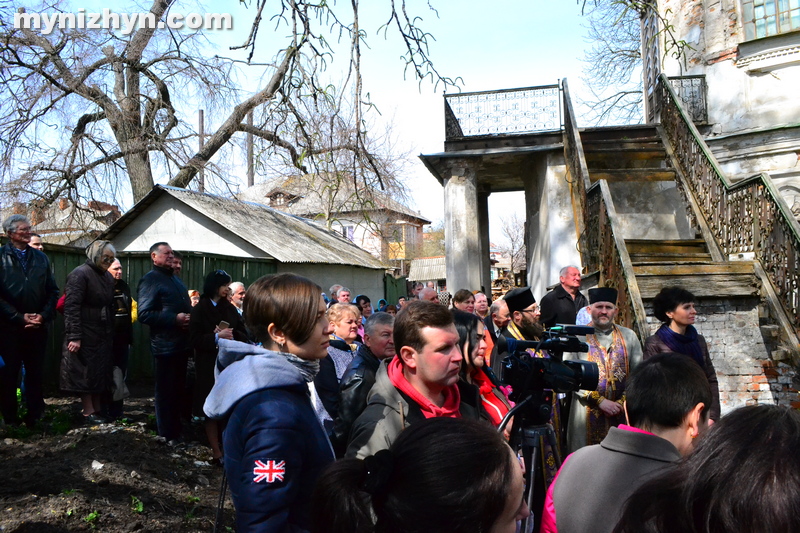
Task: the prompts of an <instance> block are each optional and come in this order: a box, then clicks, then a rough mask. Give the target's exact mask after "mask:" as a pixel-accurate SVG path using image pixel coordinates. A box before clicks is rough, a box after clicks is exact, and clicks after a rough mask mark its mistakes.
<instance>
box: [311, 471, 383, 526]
mask: <svg viewBox="0 0 800 533" xmlns="http://www.w3.org/2000/svg"><path fill="white" fill-rule="evenodd" d="M364 474H365V469H364V461H362V460H361V459H340V460H338V461H336V462H335V463H331V464H330V465H328V467H327V468H326V469H325V471H324V472H323V473H322V475H321V476H320V478H319V479H318V480H317V484H316V486H315V487H314V493H313V494H312V496H311V508H312V509H313V510H314V512H313V514H312V517H311V518H312V522H311V533H345V532H350V533H371V532H372V531H374V529H373V525H372V516H371V512H370V503H369V499H368V498H366V497H365V496H364V493H363V492H361V483H362V480H363V478H364Z"/></svg>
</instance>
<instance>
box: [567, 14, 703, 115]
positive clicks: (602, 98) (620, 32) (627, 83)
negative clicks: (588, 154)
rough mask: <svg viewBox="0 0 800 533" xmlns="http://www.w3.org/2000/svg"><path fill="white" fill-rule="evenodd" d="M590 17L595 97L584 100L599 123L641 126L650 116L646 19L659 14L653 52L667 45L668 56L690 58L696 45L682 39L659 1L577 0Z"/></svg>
mask: <svg viewBox="0 0 800 533" xmlns="http://www.w3.org/2000/svg"><path fill="white" fill-rule="evenodd" d="M577 2H578V4H580V5H581V9H582V12H583V13H584V14H586V15H587V29H588V32H589V33H588V36H587V40H588V41H589V42H590V43H591V47H590V48H589V50H587V51H586V52H585V53H584V58H583V61H584V63H585V67H584V75H583V81H584V83H586V85H587V87H588V88H589V90H590V91H591V93H592V98H591V99H588V100H582V101H581V103H583V104H585V105H586V106H587V107H588V108H589V109H590V111H591V117H590V118H591V120H592V121H593V122H594V123H596V124H608V123H617V124H619V123H621V124H631V123H641V122H642V120H643V116H644V109H643V103H644V102H643V98H644V91H643V88H642V85H643V83H642V72H641V70H642V42H641V17H642V15H643V14H644V13H650V14H652V15H655V18H656V19H657V21H658V22H657V24H658V29H657V31H656V33H655V36H654V37H653V39H654V42H648V43H644V47H645V48H646V49H649V48H650V47H653V46H656V45H657V44H658V43H661V45H662V46H663V50H662V51H661V54H662V57H666V56H670V57H673V58H675V59H678V60H679V61H681V62H685V60H686V52H687V50H691V46H690V45H689V43H687V42H686V41H685V40H682V39H679V38H678V36H677V35H676V32H675V28H674V27H673V26H672V24H671V23H670V20H669V14H670V13H671V10H670V9H669V8H668V7H667V8H665V10H664V12H663V13H662V12H659V11H658V8H657V2H656V0H577Z"/></svg>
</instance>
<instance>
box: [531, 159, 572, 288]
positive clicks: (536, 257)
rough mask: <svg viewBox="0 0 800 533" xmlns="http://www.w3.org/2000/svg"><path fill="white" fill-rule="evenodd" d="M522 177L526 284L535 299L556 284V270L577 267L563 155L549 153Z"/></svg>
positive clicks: (570, 202)
mask: <svg viewBox="0 0 800 533" xmlns="http://www.w3.org/2000/svg"><path fill="white" fill-rule="evenodd" d="M531 170H532V172H531V174H530V175H529V176H526V177H525V182H524V183H525V199H526V206H527V217H528V234H527V237H528V243H527V244H528V283H530V285H531V288H532V290H533V294H534V296H536V299H537V300H538V299H541V297H542V296H544V295H545V294H546V292H547V289H546V287H547V286H548V285H553V284H555V283H558V271H559V270H560V269H561V268H562V267H565V266H567V265H575V266H577V267H578V268H580V266H581V259H580V254H579V253H578V247H577V237H576V235H575V220H574V213H573V211H572V197H571V196H570V192H569V185H568V184H567V182H566V168H565V163H564V157H563V155H562V154H560V153H550V154H547V155H546V156H545V157H544V158H542V159H540V160H539V161H537V162H536V163H535V164H534V165H533V166H532V169H531Z"/></svg>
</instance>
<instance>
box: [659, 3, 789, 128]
mask: <svg viewBox="0 0 800 533" xmlns="http://www.w3.org/2000/svg"><path fill="white" fill-rule="evenodd" d="M739 9H740V7H739V1H738V0H662V1H660V2H659V10H660V12H661V14H662V16H664V17H666V18H667V20H668V21H669V22H670V24H671V25H672V27H673V29H672V31H673V33H674V35H675V37H676V38H677V39H679V40H681V39H682V40H684V41H686V43H687V44H688V45H689V47H691V48H687V49H686V51H685V57H683V58H681V59H680V60H677V59H675V58H673V57H671V56H670V51H669V50H665V49H664V48H663V46H664V44H665V42H666V41H665V38H664V36H662V51H665V52H666V53H665V56H666V57H664V59H663V69H664V72H665V73H666V74H667V75H668V76H686V75H692V74H705V75H706V81H707V83H708V104H709V105H708V108H709V123H710V124H712V125H713V126H712V131H713V134H729V133H733V132H741V131H745V130H752V129H754V128H763V127H767V126H774V125H777V124H793V123H800V99H798V98H797V93H798V89H797V88H798V87H799V86H800V51H798V52H797V53H795V54H792V55H787V56H786V57H785V58H784V59H783V60H782V63H776V64H773V65H769V66H768V65H763V66H762V67H755V68H756V70H754V67H753V65H751V66H750V67H747V66H745V63H746V54H745V53H742V50H741V49H740V47H739V45H740V44H741V43H743V41H744V30H743V27H742V24H741V21H740V20H739V18H740V17H739ZM785 36H786V37H788V38H789V39H790V41H793V42H795V43H797V44H800V32H794V33H793V34H785ZM792 36H796V37H797V38H796V39H794V38H793V37H792ZM771 39H772V38H771ZM772 40H774V39H772ZM769 42H770V40H764V39H760V40H756V41H751V42H750V43H748V44H752V43H757V44H758V43H762V46H760V48H762V49H764V51H768V50H769V49H770V48H769V46H767V44H768V43H769ZM788 44H789V43H787V42H786V41H781V42H776V43H775V47H786V46H787V45H788ZM749 55H752V53H750V54H749Z"/></svg>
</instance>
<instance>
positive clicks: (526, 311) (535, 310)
mask: <svg viewBox="0 0 800 533" xmlns="http://www.w3.org/2000/svg"><path fill="white" fill-rule="evenodd" d="M538 312H539V306H538V305H537V306H536V307H534V308H533V309H523V310H521V311H520V313H538Z"/></svg>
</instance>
